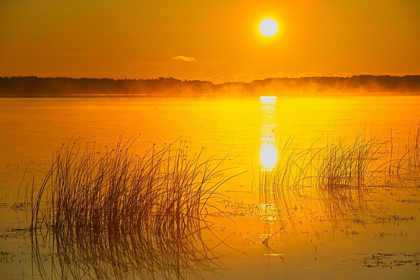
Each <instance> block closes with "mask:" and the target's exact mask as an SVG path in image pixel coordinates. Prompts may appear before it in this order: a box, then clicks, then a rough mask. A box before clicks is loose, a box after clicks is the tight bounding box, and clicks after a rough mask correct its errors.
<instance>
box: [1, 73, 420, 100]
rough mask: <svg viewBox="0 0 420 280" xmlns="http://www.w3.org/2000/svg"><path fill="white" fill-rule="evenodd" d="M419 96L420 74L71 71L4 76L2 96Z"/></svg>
mask: <svg viewBox="0 0 420 280" xmlns="http://www.w3.org/2000/svg"><path fill="white" fill-rule="evenodd" d="M261 94H264V95H276V96H302V97H304V96H306V97H310V96H314V97H315V96H354V95H360V96H366V95H367V96H403V95H404V96H418V95H420V76H419V75H413V76H373V75H359V76H351V77H301V78H272V79H264V80H255V81H252V82H248V83H247V82H228V83H223V84H214V83H212V82H209V81H200V80H184V81H182V80H179V79H174V78H158V79H145V80H143V79H108V78H68V77H56V78H46V77H35V76H28V77H23V76H20V77H0V98H42V97H48V98H51V97H74V98H77V97H102V98H103V97H182V96H203V97H211V96H259V95H261Z"/></svg>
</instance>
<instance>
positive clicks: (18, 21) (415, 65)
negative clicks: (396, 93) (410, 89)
mask: <svg viewBox="0 0 420 280" xmlns="http://www.w3.org/2000/svg"><path fill="white" fill-rule="evenodd" d="M64 2H66V3H64ZM265 17H272V18H275V19H276V20H277V21H278V22H279V24H280V32H279V33H278V34H276V35H275V36H274V37H273V38H271V39H264V38H263V37H262V36H261V35H260V34H259V33H258V23H259V22H260V21H261V20H262V19H263V18H265ZM353 74H391V75H405V74H420V1H418V0H351V1H337V0H301V1H299V0H293V1H292V0H286V1H264V0H259V1H243V0H241V1H236V0H234V1H219V0H211V1H207V0H201V1H190V0H188V1H161V0H160V1H140V0H136V1H107V0H102V1H92V0H84V1H79V0H77V1H74V0H73V1H23V0H15V1H1V0H0V76H16V75H25V76H26V75H37V76H70V77H110V78H156V77H160V76H163V77H169V76H172V77H175V78H180V79H203V80H211V81H214V82H225V81H250V80H254V79H261V78H267V77H282V76H312V75H353Z"/></svg>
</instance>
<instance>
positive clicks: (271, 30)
mask: <svg viewBox="0 0 420 280" xmlns="http://www.w3.org/2000/svg"><path fill="white" fill-rule="evenodd" d="M259 28H260V32H261V34H262V35H264V36H265V37H271V36H274V35H275V34H276V33H277V31H278V30H279V26H278V24H277V22H276V21H275V20H274V19H272V18H266V19H264V20H262V21H261V23H260V27H259Z"/></svg>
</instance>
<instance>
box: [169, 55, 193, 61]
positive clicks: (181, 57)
mask: <svg viewBox="0 0 420 280" xmlns="http://www.w3.org/2000/svg"><path fill="white" fill-rule="evenodd" d="M171 60H179V61H185V62H194V61H196V60H195V58H194V57H188V56H183V55H177V56H174V57H172V58H171Z"/></svg>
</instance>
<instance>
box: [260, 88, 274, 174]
mask: <svg viewBox="0 0 420 280" xmlns="http://www.w3.org/2000/svg"><path fill="white" fill-rule="evenodd" d="M260 101H261V149H260V162H261V170H265V171H270V170H273V168H274V167H275V166H276V164H277V144H276V137H275V129H276V101H277V97H276V96H261V97H260Z"/></svg>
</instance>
